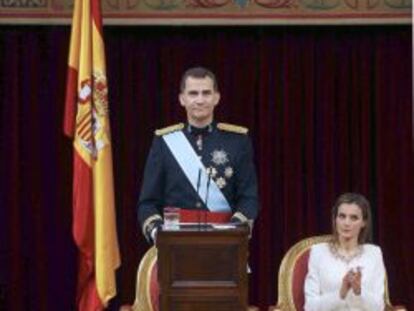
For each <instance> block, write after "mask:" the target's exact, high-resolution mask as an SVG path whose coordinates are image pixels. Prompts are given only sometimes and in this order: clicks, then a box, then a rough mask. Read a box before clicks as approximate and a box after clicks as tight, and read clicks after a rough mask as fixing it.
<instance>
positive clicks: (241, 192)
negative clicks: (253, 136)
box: [138, 122, 258, 241]
mask: <svg viewBox="0 0 414 311" xmlns="http://www.w3.org/2000/svg"><path fill="white" fill-rule="evenodd" d="M175 131H182V132H183V134H184V135H185V137H186V138H187V140H188V141H189V143H190V144H191V146H192V148H193V149H194V151H195V152H196V154H197V156H198V157H199V158H200V160H201V162H202V164H203V165H204V168H205V170H206V173H207V174H208V176H209V179H210V181H211V182H214V183H215V184H216V185H217V187H218V188H219V189H220V190H221V192H222V194H223V195H224V197H225V199H226V200H227V202H228V203H229V204H228V205H230V208H231V212H230V213H231V215H230V217H231V221H232V222H246V221H247V220H248V219H249V220H254V219H255V218H256V216H257V213H258V195H257V179H256V172H255V167H254V163H253V151H252V145H251V141H250V138H249V137H248V135H247V132H248V130H247V129H246V128H244V127H240V126H235V125H231V124H226V123H215V122H213V123H211V124H210V125H208V126H206V127H204V128H201V129H200V128H196V127H193V126H191V125H189V124H184V123H180V124H176V125H173V126H169V127H167V128H164V129H160V130H157V131H156V132H155V137H154V139H153V142H152V146H151V149H150V152H149V155H148V158H147V163H146V166H145V171H144V179H143V184H142V189H141V194H140V198H139V201H138V219H139V223H140V225H141V228H142V231H143V233H144V235H145V237H146V238H147V240H148V241H151V232H153V229H154V228H156V227H158V226H160V225H161V224H162V222H163V220H162V214H163V213H162V211H163V208H164V207H166V206H173V207H179V208H181V209H182V210H183V211H185V210H195V209H197V210H206V211H207V210H208V207H207V205H206V204H205V201H206V200H207V201H208V198H205V199H204V200H203V199H202V198H201V197H200V195H199V194H198V193H197V191H196V189H194V186H193V185H192V184H191V182H190V181H189V180H188V178H187V176H186V175H185V173H184V172H183V169H182V168H181V167H180V165H179V163H178V162H177V160H176V158H175V157H174V155H173V153H172V152H171V150H170V149H169V147H168V146H167V144H166V142H165V140H164V139H163V136H164V135H168V134H170V133H173V132H175ZM210 181H209V182H210ZM230 217H229V218H230Z"/></svg>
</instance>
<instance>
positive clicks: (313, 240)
mask: <svg viewBox="0 0 414 311" xmlns="http://www.w3.org/2000/svg"><path fill="white" fill-rule="evenodd" d="M331 240H332V235H330V234H328V235H319V236H313V237H309V238H306V239H303V240H301V241H299V242H297V243H296V244H295V245H293V246H292V247H291V248H290V249H289V250H288V252H287V253H286V254H285V256H284V257H283V260H282V262H281V264H280V268H279V277H278V303H277V305H276V306H272V307H270V308H269V311H298V310H297V309H296V306H295V303H294V297H293V292H292V286H293V272H294V268H295V263H296V262H297V260H298V259H299V258H300V256H302V255H303V254H304V253H305V252H307V251H308V250H309V249H310V248H311V247H312V245H315V244H318V243H324V242H329V241H331ZM384 288H385V291H384V302H385V310H394V311H397V310H398V311H404V310H406V309H405V307H403V306H392V305H391V302H390V298H389V292H388V280H387V276H385V287H384Z"/></svg>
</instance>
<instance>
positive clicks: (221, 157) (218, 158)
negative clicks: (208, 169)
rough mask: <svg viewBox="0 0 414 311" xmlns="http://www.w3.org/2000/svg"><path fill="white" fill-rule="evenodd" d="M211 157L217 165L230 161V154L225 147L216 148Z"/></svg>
mask: <svg viewBox="0 0 414 311" xmlns="http://www.w3.org/2000/svg"><path fill="white" fill-rule="evenodd" d="M211 157H212V161H213V163H214V164H215V165H224V164H226V163H227V162H229V158H228V154H227V152H225V151H224V150H223V149H220V150H214V151H213V152H212V153H211Z"/></svg>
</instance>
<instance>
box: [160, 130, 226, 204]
mask: <svg viewBox="0 0 414 311" xmlns="http://www.w3.org/2000/svg"><path fill="white" fill-rule="evenodd" d="M162 138H163V139H164V141H165V143H166V144H167V146H168V148H169V149H170V151H171V153H172V154H173V156H174V158H175V159H176V160H177V162H178V165H179V166H180V167H181V169H182V170H183V172H184V174H185V176H187V179H188V181H189V182H190V184H191V185H192V186H193V188H194V190H195V191H197V183H198V180H199V177H198V176H199V174H200V182H199V189H198V194H199V196H200V199H201V200H202V201H203V202H204V204H205V205H206V206H207V208H208V209H209V210H210V211H211V212H231V208H230V205H229V202H227V199H226V198H225V196H224V195H223V193H222V192H221V190H220V189H219V187H218V186H217V184H216V183H215V182H214V180H213V179H211V180H210V185H209V189H208V191H209V193H208V198H207V201H208V202H207V204H206V202H205V201H206V195H207V183H208V175H207V173H206V168H205V167H204V165H203V163H202V162H201V160H200V158H199V157H198V155H197V154H196V152H195V151H194V149H193V147H192V146H191V144H190V142H189V141H188V140H187V137H185V135H184V133H183V132H182V131H176V132H172V133H169V134H166V135H164V136H163V137H162Z"/></svg>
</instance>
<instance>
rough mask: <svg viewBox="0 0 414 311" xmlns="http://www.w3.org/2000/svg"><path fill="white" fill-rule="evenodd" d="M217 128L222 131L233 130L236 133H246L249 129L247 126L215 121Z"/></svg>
mask: <svg viewBox="0 0 414 311" xmlns="http://www.w3.org/2000/svg"><path fill="white" fill-rule="evenodd" d="M217 128H218V129H219V130H222V131H227V132H233V133H237V134H247V132H248V131H249V129H248V128H247V127H243V126H239V125H233V124H229V123H217Z"/></svg>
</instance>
